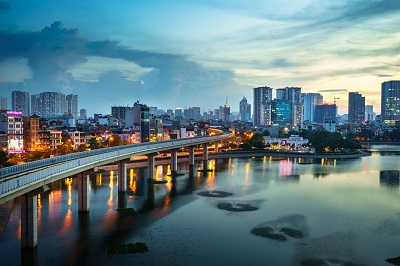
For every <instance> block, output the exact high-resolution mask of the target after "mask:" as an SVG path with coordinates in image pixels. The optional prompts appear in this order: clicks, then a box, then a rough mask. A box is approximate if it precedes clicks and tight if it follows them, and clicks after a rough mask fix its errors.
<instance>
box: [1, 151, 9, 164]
mask: <svg viewBox="0 0 400 266" xmlns="http://www.w3.org/2000/svg"><path fill="white" fill-rule="evenodd" d="M7 163H8V156H7V153H6V152H4V151H0V166H2V167H4V166H8V165H7Z"/></svg>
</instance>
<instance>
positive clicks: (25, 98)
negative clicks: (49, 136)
mask: <svg viewBox="0 0 400 266" xmlns="http://www.w3.org/2000/svg"><path fill="white" fill-rule="evenodd" d="M11 108H12V111H15V112H21V113H22V115H23V116H30V115H31V113H30V99H29V92H24V91H13V92H12V93H11Z"/></svg>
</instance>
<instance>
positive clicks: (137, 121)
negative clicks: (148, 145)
mask: <svg viewBox="0 0 400 266" xmlns="http://www.w3.org/2000/svg"><path fill="white" fill-rule="evenodd" d="M125 121H126V122H125V127H126V128H135V127H139V128H140V141H141V142H149V141H150V113H149V107H147V105H145V104H141V103H139V101H137V102H135V103H134V105H133V107H132V108H130V109H129V110H127V112H126V116H125Z"/></svg>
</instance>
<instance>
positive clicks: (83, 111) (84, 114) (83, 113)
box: [79, 109, 87, 119]
mask: <svg viewBox="0 0 400 266" xmlns="http://www.w3.org/2000/svg"><path fill="white" fill-rule="evenodd" d="M79 119H87V110H86V109H80V110H79Z"/></svg>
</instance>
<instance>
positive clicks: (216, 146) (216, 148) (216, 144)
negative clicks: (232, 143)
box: [214, 142, 219, 152]
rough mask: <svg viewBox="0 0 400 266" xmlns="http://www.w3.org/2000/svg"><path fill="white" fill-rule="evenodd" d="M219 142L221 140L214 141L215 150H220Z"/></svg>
mask: <svg viewBox="0 0 400 266" xmlns="http://www.w3.org/2000/svg"><path fill="white" fill-rule="evenodd" d="M218 144H219V142H215V143H214V145H215V152H219V148H218Z"/></svg>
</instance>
